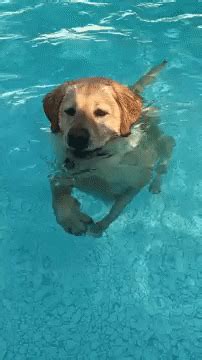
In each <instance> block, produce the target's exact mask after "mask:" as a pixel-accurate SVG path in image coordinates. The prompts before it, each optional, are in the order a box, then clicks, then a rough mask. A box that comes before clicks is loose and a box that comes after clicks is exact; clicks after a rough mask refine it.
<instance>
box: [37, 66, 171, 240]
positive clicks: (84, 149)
mask: <svg viewBox="0 0 202 360" xmlns="http://www.w3.org/2000/svg"><path fill="white" fill-rule="evenodd" d="M165 65H166V61H163V62H162V63H161V64H160V65H158V66H155V67H154V68H152V69H151V70H150V71H149V72H148V73H146V75H144V76H143V77H142V78H141V79H140V80H139V81H137V82H136V83H135V84H134V85H133V86H130V87H127V86H124V85H122V84H120V83H118V82H116V81H114V80H111V79H107V78H84V79H78V80H74V81H67V82H65V83H64V84H62V85H60V86H58V87H57V88H56V89H54V90H53V91H52V92H50V93H48V94H47V95H46V96H45V97H44V99H43V108H44V112H45V114H46V116H47V117H48V119H49V121H50V123H51V130H52V132H53V133H54V134H55V143H56V153H57V162H58V168H57V172H56V174H55V175H54V176H52V177H51V179H50V186H51V192H52V206H53V210H54V213H55V216H56V220H57V222H58V223H59V224H60V225H61V226H62V227H63V229H64V230H65V231H66V232H69V233H71V234H74V235H81V234H90V235H93V236H101V235H102V233H103V232H104V231H105V230H106V229H107V228H108V227H109V225H110V224H111V223H112V222H113V221H114V220H115V219H116V218H117V217H118V216H119V215H120V213H121V212H122V210H123V209H124V208H125V206H126V205H127V204H128V203H129V202H130V201H131V200H132V198H133V197H134V196H135V195H136V194H138V193H139V191H140V190H141V189H142V188H143V187H145V186H146V185H149V190H150V191H151V192H153V193H159V192H160V183H161V176H162V175H163V174H165V173H166V171H167V166H168V163H169V160H170V158H171V154H172V149H173V146H174V144H175V142H174V139H173V138H172V137H170V136H166V135H165V134H164V133H163V132H162V131H161V129H160V127H159V125H158V115H157V114H156V111H155V108H153V107H151V106H150V107H149V106H145V102H144V100H143V97H142V95H141V93H142V91H143V90H144V87H145V86H146V85H148V84H150V83H151V82H152V81H153V80H154V79H155V78H156V76H157V75H158V73H159V72H160V71H161V70H162V69H163V68H164V66H165ZM74 188H77V189H80V190H82V191H84V192H88V193H89V192H90V193H91V194H94V195H95V196H99V197H101V198H102V199H104V200H110V201H111V203H112V206H111V209H110V211H109V213H108V214H107V215H106V216H104V218H103V219H102V220H100V221H97V222H96V221H94V220H93V219H92V217H90V216H89V215H88V214H86V213H84V212H82V211H81V209H80V203H79V201H78V200H77V199H76V198H75V197H74V196H73V189H74Z"/></svg>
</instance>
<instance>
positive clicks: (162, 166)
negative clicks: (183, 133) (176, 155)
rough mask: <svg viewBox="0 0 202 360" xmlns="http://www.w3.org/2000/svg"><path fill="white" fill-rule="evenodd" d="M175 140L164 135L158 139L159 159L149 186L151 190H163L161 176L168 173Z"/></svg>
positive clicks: (156, 191) (154, 192)
mask: <svg viewBox="0 0 202 360" xmlns="http://www.w3.org/2000/svg"><path fill="white" fill-rule="evenodd" d="M174 146H175V140H174V139H173V137H172V136H165V135H162V136H161V137H160V139H159V140H158V153H159V161H158V163H157V166H156V168H155V176H154V178H153V180H152V182H151V184H150V186H149V191H150V192H152V193H153V194H158V193H159V192H160V191H161V176H162V175H164V174H166V172H167V168H168V164H169V161H170V159H171V155H172V151H173V147H174Z"/></svg>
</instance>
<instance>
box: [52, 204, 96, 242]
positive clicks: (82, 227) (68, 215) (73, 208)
mask: <svg viewBox="0 0 202 360" xmlns="http://www.w3.org/2000/svg"><path fill="white" fill-rule="evenodd" d="M54 211H55V215H56V219H57V222H58V224H59V225H60V226H62V228H63V229H64V230H65V231H66V232H68V233H70V234H74V235H82V234H85V233H86V232H87V229H88V226H89V225H90V224H92V223H93V220H92V218H91V217H90V216H88V215H87V214H84V213H82V212H81V211H80V205H79V203H78V201H77V200H74V199H71V201H69V203H68V204H64V203H63V204H61V203H60V204H57V207H54Z"/></svg>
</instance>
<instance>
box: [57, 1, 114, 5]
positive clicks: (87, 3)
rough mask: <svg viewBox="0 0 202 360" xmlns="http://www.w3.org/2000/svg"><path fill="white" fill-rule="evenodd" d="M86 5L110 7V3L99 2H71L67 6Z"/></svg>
mask: <svg viewBox="0 0 202 360" xmlns="http://www.w3.org/2000/svg"><path fill="white" fill-rule="evenodd" d="M69 4H85V5H91V6H108V5H109V3H97V2H90V1H89V0H69V1H68V2H67V4H64V5H69Z"/></svg>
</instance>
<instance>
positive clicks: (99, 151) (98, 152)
mask: <svg viewBox="0 0 202 360" xmlns="http://www.w3.org/2000/svg"><path fill="white" fill-rule="evenodd" d="M71 153H72V154H73V155H74V156H75V157H77V158H81V159H86V158H92V157H96V156H106V155H107V152H106V151H105V150H104V149H103V148H101V147H100V148H96V149H94V150H71Z"/></svg>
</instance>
